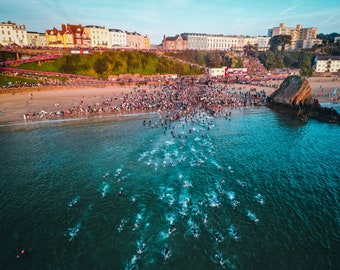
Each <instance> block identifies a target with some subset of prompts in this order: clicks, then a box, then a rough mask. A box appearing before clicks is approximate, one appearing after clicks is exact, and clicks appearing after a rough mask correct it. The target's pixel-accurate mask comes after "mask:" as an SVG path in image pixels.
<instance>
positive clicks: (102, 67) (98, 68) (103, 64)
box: [93, 57, 109, 78]
mask: <svg viewBox="0 0 340 270" xmlns="http://www.w3.org/2000/svg"><path fill="white" fill-rule="evenodd" d="M108 67H109V59H108V57H100V58H98V59H97V60H96V61H95V62H94V64H93V69H94V70H95V72H96V73H97V74H98V75H99V76H100V77H101V78H102V77H103V73H104V72H105V71H107V69H108Z"/></svg>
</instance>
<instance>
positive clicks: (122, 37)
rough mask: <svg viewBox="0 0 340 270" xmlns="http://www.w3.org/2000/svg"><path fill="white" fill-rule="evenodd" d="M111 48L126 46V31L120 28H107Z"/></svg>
mask: <svg viewBox="0 0 340 270" xmlns="http://www.w3.org/2000/svg"><path fill="white" fill-rule="evenodd" d="M109 33H110V40H111V41H110V42H111V48H125V47H126V33H125V32H124V31H122V30H120V29H109Z"/></svg>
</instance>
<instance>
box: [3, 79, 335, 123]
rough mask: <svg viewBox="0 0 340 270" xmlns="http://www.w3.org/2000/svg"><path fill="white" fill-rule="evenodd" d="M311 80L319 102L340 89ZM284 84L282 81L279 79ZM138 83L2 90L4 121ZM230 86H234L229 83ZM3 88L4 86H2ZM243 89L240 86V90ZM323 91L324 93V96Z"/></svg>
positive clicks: (100, 97) (95, 99)
mask: <svg viewBox="0 0 340 270" xmlns="http://www.w3.org/2000/svg"><path fill="white" fill-rule="evenodd" d="M309 82H310V84H311V87H312V91H313V95H315V96H318V99H319V102H320V103H323V102H330V101H331V100H330V98H329V97H328V95H329V94H332V93H333V91H334V88H336V87H337V88H338V89H339V90H338V91H340V80H334V79H333V78H310V79H309ZM276 83H277V84H280V83H281V82H278V81H277V82H276ZM232 87H235V88H236V89H242V91H249V90H250V88H253V87H254V86H253V85H244V84H240V85H238V84H233V85H232ZM134 88H135V87H132V86H129V87H112V86H110V87H80V88H74V87H72V88H70V89H60V88H55V87H51V88H50V89H49V88H45V89H44V90H43V91H33V90H32V92H21V93H15V94H0V124H9V123H18V122H24V118H23V115H24V114H28V113H31V112H40V111H41V110H43V111H46V112H56V111H58V110H65V109H68V108H72V106H74V105H79V103H80V102H81V101H83V102H84V104H88V105H93V104H96V103H102V102H103V101H105V99H107V98H110V99H112V100H113V103H114V104H116V105H118V104H119V103H120V101H121V99H122V97H123V96H124V94H127V93H131V92H133V91H134ZM229 88H230V87H229ZM140 89H144V90H146V91H153V90H155V89H154V88H152V89H150V88H149V86H144V87H140ZM256 89H257V91H261V90H264V91H265V92H266V94H267V95H270V94H271V93H273V92H274V91H275V90H276V89H275V88H271V87H262V86H256ZM0 91H1V90H0ZM238 91H239V90H238ZM320 95H322V96H320Z"/></svg>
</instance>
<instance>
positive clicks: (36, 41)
mask: <svg viewBox="0 0 340 270" xmlns="http://www.w3.org/2000/svg"><path fill="white" fill-rule="evenodd" d="M27 45H28V46H32V47H45V46H46V35H45V33H38V32H27Z"/></svg>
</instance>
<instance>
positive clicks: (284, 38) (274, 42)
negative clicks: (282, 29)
mask: <svg viewBox="0 0 340 270" xmlns="http://www.w3.org/2000/svg"><path fill="white" fill-rule="evenodd" d="M291 43H292V36H290V35H277V36H273V37H272V38H271V39H270V41H269V44H270V50H271V51H282V52H283V51H285V49H286V45H289V44H291Z"/></svg>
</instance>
